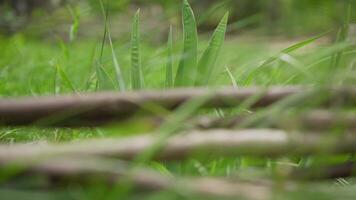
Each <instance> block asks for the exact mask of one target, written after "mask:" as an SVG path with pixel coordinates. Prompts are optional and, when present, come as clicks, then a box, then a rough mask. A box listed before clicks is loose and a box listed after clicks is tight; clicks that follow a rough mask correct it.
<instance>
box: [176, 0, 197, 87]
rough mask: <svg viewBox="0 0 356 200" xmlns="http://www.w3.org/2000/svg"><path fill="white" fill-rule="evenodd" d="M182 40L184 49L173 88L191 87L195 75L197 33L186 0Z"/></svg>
mask: <svg viewBox="0 0 356 200" xmlns="http://www.w3.org/2000/svg"><path fill="white" fill-rule="evenodd" d="M182 18H183V38H184V47H183V54H182V58H181V60H180V62H179V66H178V71H177V75H176V78H175V86H177V87H180V86H192V85H194V83H195V78H196V73H197V54H198V53H197V52H198V31H197V25H196V21H195V17H194V13H193V10H192V8H191V7H190V5H189V3H188V1H187V0H184V1H183V8H182Z"/></svg>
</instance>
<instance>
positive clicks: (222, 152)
mask: <svg viewBox="0 0 356 200" xmlns="http://www.w3.org/2000/svg"><path fill="white" fill-rule="evenodd" d="M155 144H157V139H156V138H155V136H154V135H145V136H137V137H132V138H125V139H96V140H89V141H83V142H72V143H68V144H58V145H2V146H0V163H3V162H7V161H11V160H23V159H25V160H26V159H27V158H33V157H48V156H52V155H82V156H88V155H90V156H108V157H116V158H120V159H127V160H132V159H135V158H136V157H137V156H138V155H141V154H142V153H144V152H146V151H147V150H149V149H150V148H151V147H152V146H153V145H155ZM355 144H356V136H355V135H354V134H345V135H338V136H330V135H326V134H300V133H293V132H291V133H288V132H285V131H281V130H273V129H256V130H254V129H246V130H222V129H221V130H219V129H217V130H207V131H193V132H190V133H187V134H180V135H176V136H173V137H171V138H169V139H168V140H167V141H166V142H165V143H164V145H163V147H162V148H161V150H160V151H159V152H157V153H156V155H155V159H157V160H179V159H185V158H189V157H195V158H201V157H214V156H216V157H222V156H229V155H230V156H240V155H251V156H270V157H276V156H284V155H309V154H324V153H327V154H333V153H355V152H356V145H355Z"/></svg>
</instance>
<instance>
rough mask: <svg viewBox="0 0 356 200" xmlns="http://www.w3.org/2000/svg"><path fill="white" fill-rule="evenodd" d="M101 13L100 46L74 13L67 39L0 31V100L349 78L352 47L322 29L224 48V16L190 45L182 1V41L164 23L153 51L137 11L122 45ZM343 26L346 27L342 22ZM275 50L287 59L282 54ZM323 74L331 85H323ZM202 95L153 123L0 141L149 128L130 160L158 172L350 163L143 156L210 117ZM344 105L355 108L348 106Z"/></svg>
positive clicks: (278, 108)
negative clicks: (146, 140) (144, 146)
mask: <svg viewBox="0 0 356 200" xmlns="http://www.w3.org/2000/svg"><path fill="white" fill-rule="evenodd" d="M103 8H104V6H103ZM103 11H105V9H103ZM103 16H104V34H103V38H102V41H100V42H98V41H94V40H85V39H80V38H77V39H75V40H74V38H75V37H74V35H75V32H76V31H75V29H77V28H76V27H77V26H79V22H78V21H77V20H78V19H77V18H75V19H74V24H73V28H72V29H71V30H72V31H70V35H73V36H72V37H71V38H72V41H71V42H70V43H64V42H62V41H58V42H57V41H45V42H42V41H40V40H38V39H33V38H29V37H26V36H25V35H22V34H21V33H19V34H17V35H14V36H11V37H0V52H2V53H1V54H0V96H2V97H17V96H24V95H27V96H42V95H55V94H67V93H74V92H94V91H97V90H98V89H99V90H112V91H118V92H120V91H124V90H127V89H128V88H127V85H130V84H129V83H131V86H132V89H164V88H170V87H173V86H178V87H180V86H193V85H194V84H195V83H197V85H201V86H207V85H209V86H212V87H214V86H222V85H224V86H225V85H233V86H237V87H243V86H256V85H258V86H270V85H289V84H294V85H296V84H298V85H300V84H302V85H317V86H318V85H325V84H326V85H340V84H356V73H355V70H356V67H355V62H356V59H355V55H356V49H355V46H354V45H351V44H350V43H347V42H345V40H339V41H337V42H336V43H322V42H319V41H320V39H321V38H325V37H327V36H329V35H330V34H326V35H325V34H323V35H317V34H316V35H317V36H310V37H309V38H304V39H300V41H292V42H288V43H282V42H281V41H278V42H277V44H278V46H280V44H281V43H282V46H283V48H271V43H269V41H270V38H267V37H265V38H261V39H258V37H256V36H244V37H245V38H243V39H239V37H235V36H231V35H228V36H227V38H226V41H225V43H224V45H223V41H224V35H225V30H226V28H227V27H226V23H227V15H225V16H224V17H223V19H222V21H221V23H220V25H218V28H217V30H216V32H215V33H214V34H213V36H212V38H211V39H210V41H209V40H208V37H207V36H206V35H199V36H200V41H199V43H198V34H197V30H196V25H195V19H194V13H193V11H192V10H191V8H190V6H189V4H188V2H187V1H184V7H183V23H184V30H183V31H184V36H183V41H181V40H178V39H174V37H173V33H175V32H174V31H172V29H170V31H169V37H168V38H169V39H168V45H166V44H163V43H162V44H160V45H158V47H157V45H151V44H150V43H149V42H148V41H145V40H144V38H140V29H139V25H140V22H139V12H137V13H136V15H135V16H134V18H133V24H132V25H133V27H132V36H131V42H129V41H130V40H129V39H127V40H126V41H125V42H120V41H113V40H112V38H111V33H110V27H109V23H108V12H107V11H106V12H103ZM173 30H175V28H174V29H173ZM342 30H343V31H345V27H344V28H343V29H342ZM322 32H324V31H321V33H322ZM333 32H335V30H333ZM241 37H243V36H241ZM107 41H108V42H107ZM293 44H294V45H293ZM222 45H223V46H222ZM310 46H312V47H310ZM130 49H131V51H130ZM283 49H284V50H283ZM340 53H342V54H341V55H342V56H340ZM218 55H219V56H218ZM276 55H277V56H276ZM283 55H287V56H284V57H283ZM335 56H337V60H338V61H337V63H338V65H337V67H333V68H331V67H328V66H330V63H335V61H334V59H335ZM199 58H200V62H199V64H198V60H199ZM176 64H178V66H177V65H176ZM333 65H334V64H333ZM227 69H228V70H227ZM176 72H177V73H176ZM196 72H198V73H199V75H198V77H196ZM175 75H176V76H175ZM174 77H175V83H174ZM331 77H332V80H333V82H330V80H331ZM253 100H254V99H250V101H247V102H245V103H244V104H242V105H241V106H240V107H239V108H236V109H232V110H218V111H216V113H219V114H221V115H226V116H229V115H230V114H232V113H241V112H242V113H243V112H246V110H247V109H249V104H250V103H251V101H253ZM297 100H298V99H292V100H290V101H286V102H283V103H281V104H277V105H274V106H273V107H271V108H267V109H265V110H262V111H261V112H260V113H259V114H257V115H256V119H257V120H258V119H259V117H261V118H262V117H264V116H267V117H268V116H277V115H278V114H279V113H281V112H284V111H293V112H295V110H297V109H299V107H295V108H294V109H293V108H292V109H290V110H288V108H287V107H288V106H286V105H294V103H295V101H297ZM203 101H204V100H202V99H199V100H196V101H193V102H189V103H188V104H186V105H184V106H183V107H181V108H180V109H179V110H178V111H177V112H174V113H169V112H166V111H161V110H159V109H157V110H158V111H157V112H158V113H160V114H162V115H164V116H167V121H166V122H165V123H163V125H162V126H161V127H159V128H157V129H156V128H154V126H153V125H152V124H150V122H147V121H145V120H144V119H134V120H131V121H128V122H125V123H121V124H113V125H109V126H106V127H102V128H98V129H90V128H87V129H57V128H53V129H41V128H24V127H19V128H11V127H6V128H5V127H3V128H1V129H0V141H2V142H3V143H14V142H34V141H49V142H53V143H57V142H64V141H72V140H79V139H86V138H102V137H124V136H127V135H137V134H142V133H147V132H155V133H157V134H159V136H160V137H159V139H158V140H157V145H156V146H154V147H153V148H152V149H150V151H147V152H146V153H145V154H143V155H142V156H140V157H139V158H138V160H137V161H138V163H139V164H143V165H145V166H148V167H151V168H153V169H155V170H157V171H158V172H160V173H162V174H166V175H167V174H169V175H182V176H224V177H240V178H243V179H255V178H261V177H262V178H264V177H274V176H275V175H276V174H278V173H281V170H282V171H283V169H284V168H285V167H286V165H288V164H290V165H291V164H294V165H299V164H300V165H317V164H319V163H325V162H326V163H328V162H329V163H330V162H332V161H333V160H335V159H337V160H338V162H343V161H345V160H348V159H349V156H348V155H342V156H340V157H338V156H335V157H334V156H329V157H313V156H311V157H307V158H295V157H286V158H278V159H263V158H251V157H224V158H220V159H209V158H204V159H201V160H194V159H188V160H186V161H183V162H168V163H157V162H152V161H150V158H151V157H152V153H154V152H155V151H157V149H159V148H158V147H159V146H160V145H161V144H162V142H163V141H164V140H165V139H166V138H167V137H169V136H170V135H172V134H175V133H176V130H180V129H182V128H184V127H182V126H183V125H186V124H189V120H187V119H188V118H189V117H190V116H192V115H196V114H197V113H198V114H200V113H208V114H210V115H216V114H215V113H214V112H212V111H198V109H197V108H199V105H200V103H202V102H203ZM306 103H308V102H306ZM309 103H310V102H309ZM152 109H154V108H152ZM302 109H306V110H308V109H310V108H308V107H307V108H302ZM350 110H353V111H354V110H355V108H351V109H350ZM281 163H282V164H281ZM283 163H284V164H283ZM347 181H348V186H347V187H346V186H345V187H344V188H342V190H344V191H345V192H343V193H336V192H334V191H333V190H330V191H326V190H325V188H330V186H333V187H335V186H334V183H335V182H334V181H329V182H327V183H320V184H318V188H319V189H320V188H324V189H323V190H321V189H320V190H319V189H315V188H314V189H315V190H314V189H309V188H303V187H301V189H300V193H288V194H284V193H283V192H281V193H276V199H286V198H288V199H301V194H303V196H304V195H307V196H308V197H310V198H313V199H314V198H315V199H318V198H319V199H334V198H336V197H337V198H340V199H347V198H349V199H352V198H355V197H356V194H355V192H354V191H355V190H354V188H355V180H354V179H350V180H347ZM19 191H21V192H19ZM1 194H2V195H1ZM4 195H5V196H9V197H11V196H12V197H16V196H21V197H17V198H23V197H26V198H28V199H41V198H43V199H55V198H66V199H67V198H69V199H71V198H73V199H102V198H104V197H106V199H116V198H117V197H118V196H120V195H124V194H122V192H121V191H120V190H115V188H114V189H113V188H107V187H104V186H102V185H95V184H94V185H93V186H91V187H87V188H80V187H77V186H72V187H68V188H67V189H65V190H64V191H53V192H49V191H38V192H29V191H26V190H18V191H13V190H7V189H6V188H4V189H0V196H4ZM68 195H69V197H68ZM126 195H128V197H130V198H132V199H135V198H136V199H137V198H142V196H140V194H131V193H128V194H126ZM63 196H65V197H63ZM126 197H127V196H126ZM144 197H145V198H149V199H178V198H182V196H180V195H179V194H175V193H173V192H164V193H159V194H150V195H145V196H144ZM185 197H186V198H187V199H198V197H190V196H189V195H188V196H185ZM304 197H305V196H304Z"/></svg>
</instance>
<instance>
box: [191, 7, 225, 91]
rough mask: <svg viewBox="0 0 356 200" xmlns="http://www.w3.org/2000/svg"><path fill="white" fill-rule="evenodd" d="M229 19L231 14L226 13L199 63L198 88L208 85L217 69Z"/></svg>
mask: <svg viewBox="0 0 356 200" xmlns="http://www.w3.org/2000/svg"><path fill="white" fill-rule="evenodd" d="M228 18H229V13H226V14H225V15H224V17H223V18H222V20H221V22H220V23H219V25H218V27H217V28H216V30H215V32H214V34H213V36H212V38H211V40H210V42H209V46H208V47H207V49H206V50H205V52H204V53H203V56H202V57H201V59H200V61H199V64H198V74H197V81H196V85H197V86H201V85H207V84H208V83H209V80H210V77H211V74H212V72H213V71H214V68H215V64H216V61H217V58H218V56H219V54H220V51H221V47H222V45H223V43H224V40H225V33H226V28H227V22H228Z"/></svg>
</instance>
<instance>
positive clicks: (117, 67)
mask: <svg viewBox="0 0 356 200" xmlns="http://www.w3.org/2000/svg"><path fill="white" fill-rule="evenodd" d="M100 7H101V12H102V14H103V16H104V18H105V27H106V34H107V37H108V39H109V44H110V49H111V56H112V60H113V65H114V69H115V72H116V81H117V84H118V88H119V89H120V91H125V90H126V85H125V80H124V78H123V76H122V70H121V67H120V65H119V62H118V59H117V57H116V53H115V49H114V45H113V42H112V38H111V33H110V28H109V25H108V18H109V9H108V8H105V7H104V4H103V2H102V1H101V3H100Z"/></svg>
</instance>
